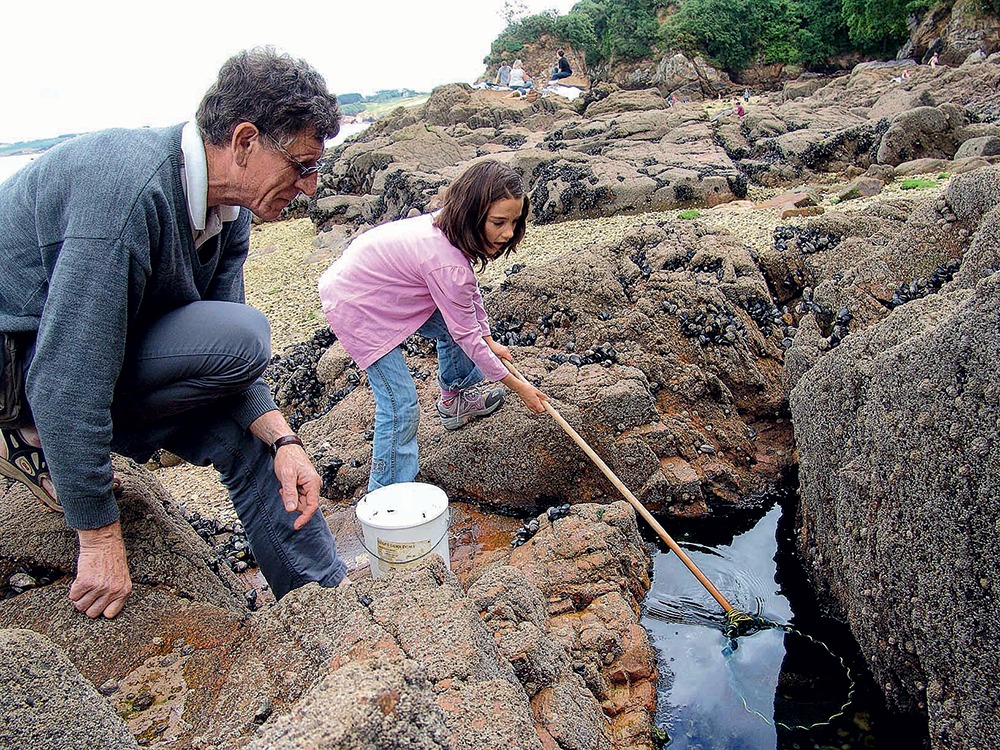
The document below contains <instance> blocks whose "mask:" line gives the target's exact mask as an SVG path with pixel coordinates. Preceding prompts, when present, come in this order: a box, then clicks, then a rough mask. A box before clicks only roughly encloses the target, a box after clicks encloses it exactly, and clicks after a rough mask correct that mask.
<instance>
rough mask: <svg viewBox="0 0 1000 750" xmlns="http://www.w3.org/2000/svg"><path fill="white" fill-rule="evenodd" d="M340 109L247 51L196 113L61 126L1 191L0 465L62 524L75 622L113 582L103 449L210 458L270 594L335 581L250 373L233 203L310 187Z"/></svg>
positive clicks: (277, 200)
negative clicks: (72, 132) (78, 129)
mask: <svg viewBox="0 0 1000 750" xmlns="http://www.w3.org/2000/svg"><path fill="white" fill-rule="evenodd" d="M339 118H340V110H339V107H338V104H337V99H336V97H335V96H334V95H333V94H331V93H329V92H328V90H327V87H326V83H325V82H324V81H323V78H322V77H321V76H320V75H319V73H317V72H316V71H315V70H314V69H313V68H312V67H310V66H309V65H308V64H307V63H305V62H304V61H302V60H296V59H294V58H292V57H289V56H288V55H284V54H279V53H277V52H275V51H274V50H273V49H270V48H259V49H254V50H246V51H243V52H240V53H238V54H236V55H235V56H233V57H232V58H230V59H229V60H227V61H226V62H225V63H224V64H223V66H222V68H221V70H220V71H219V76H218V79H217V80H216V82H215V83H214V84H213V85H212V86H211V88H210V89H209V90H208V92H207V93H206V95H205V97H204V99H203V100H202V102H201V106H200V107H199V108H198V113H197V116H196V120H195V121H192V122H188V123H186V124H179V125H175V126H172V127H167V128H141V129H135V130H107V131H101V132H96V133H90V134H87V135H83V136H79V137H77V138H74V139H72V140H70V141H67V142H65V143H62V144H60V145H59V146H57V147H56V148H53V149H50V150H49V151H46V152H45V153H44V154H42V155H41V156H39V157H38V158H37V159H35V160H34V161H33V162H31V163H30V164H29V165H27V166H26V167H24V168H23V169H21V170H20V171H19V172H17V173H16V174H14V175H13V176H12V177H10V178H9V179H8V180H7V181H5V182H4V183H3V184H2V185H0V257H2V258H3V263H2V264H0V332H3V334H4V335H3V338H4V341H5V344H7V345H9V346H5V348H4V351H5V356H4V357H3V358H2V359H3V361H2V362H0V365H2V370H0V371H2V372H3V373H5V374H6V377H5V382H4V383H3V386H4V387H3V388H0V393H8V394H9V393H11V392H15V393H16V394H17V395H16V397H15V398H14V399H10V398H7V399H5V401H7V402H8V403H9V402H10V401H12V400H13V401H15V402H16V403H17V405H18V406H19V408H17V409H14V410H7V416H6V417H5V419H4V421H3V422H2V423H0V428H2V429H0V436H2V439H0V473H3V474H4V475H5V476H7V477H10V478H12V479H15V480H17V481H19V482H21V483H23V484H25V485H27V487H28V488H29V489H30V490H31V492H32V493H33V494H34V495H35V496H36V497H37V498H38V499H40V500H41V501H42V502H43V503H44V504H45V505H46V506H48V507H49V508H52V509H55V510H61V511H63V512H64V513H65V519H66V522H67V524H68V525H69V526H70V527H71V528H73V529H76V533H77V538H78V541H79V557H78V560H77V569H76V578H75V580H74V581H73V584H72V585H71V586H70V589H69V598H70V600H71V601H72V602H73V604H74V606H75V607H76V609H77V610H79V611H80V612H84V613H86V615H87V616H88V617H92V618H93V617H100V616H101V615H103V616H104V617H109V618H110V617H114V616H115V615H116V614H118V612H119V611H121V609H122V607H123V606H124V604H125V600H126V599H127V597H128V596H129V594H130V592H131V591H132V581H131V577H130V574H129V567H128V562H127V559H126V550H125V544H124V541H123V536H122V528H121V523H120V521H119V509H118V505H117V503H116V500H115V496H114V494H113V474H112V467H111V452H112V451H115V452H117V453H120V454H124V455H127V456H130V457H132V458H134V459H135V460H137V461H139V462H144V461H146V460H148V459H149V457H150V455H151V454H152V453H153V452H154V451H155V450H157V449H159V448H166V449H167V450H168V451H170V452H171V453H174V454H176V455H178V456H180V457H182V458H184V459H186V460H187V461H189V462H191V463H192V464H196V465H200V466H204V465H208V464H210V463H211V464H213V465H214V466H215V468H216V469H218V471H219V473H220V474H221V476H222V481H223V483H224V484H225V485H226V487H227V488H228V490H229V496H230V499H231V500H232V502H233V504H234V506H235V508H236V512H237V514H238V516H239V518H240V521H241V522H242V524H243V526H244V527H245V529H246V532H247V536H248V539H249V542H250V547H251V550H252V551H253V554H254V556H255V557H256V559H257V562H258V564H259V565H260V569H261V572H262V573H263V574H264V577H265V579H266V580H267V582H268V584H269V585H270V587H271V589H272V591H273V592H274V595H275V596H276V597H278V598H280V597H281V596H283V595H284V594H286V593H287V592H288V591H290V590H291V589H294V588H296V587H298V586H302V585H304V584H305V583H308V582H310V581H316V582H319V583H320V584H321V585H323V586H336V585H338V584H340V583H341V582H343V581H346V580H347V579H346V572H347V567H346V565H345V564H344V562H343V561H342V560H341V559H340V558H339V557H338V555H337V551H336V546H335V543H334V538H333V535H332V534H331V532H330V528H329V526H328V525H327V523H326V521H325V520H324V518H323V514H322V513H317V512H316V511H317V509H318V506H319V489H320V484H321V480H320V477H319V475H318V474H317V473H316V471H315V469H314V468H313V466H312V464H311V463H310V460H309V456H308V455H307V454H306V452H305V450H304V449H303V447H302V441H301V440H299V438H298V437H296V436H295V435H294V433H293V431H292V429H291V428H290V427H289V425H288V423H287V422H286V421H285V419H284V417H283V416H282V414H281V412H280V411H278V408H277V407H276V406H275V402H274V400H273V398H272V397H271V394H270V392H269V390H268V387H267V384H266V383H265V382H264V381H263V380H262V379H261V374H262V373H263V372H264V369H265V368H266V366H267V364H268V360H269V358H270V355H271V353H270V327H269V325H268V321H267V319H266V318H265V317H264V316H263V315H262V314H261V313H260V312H258V311H257V310H255V309H254V308H252V307H250V306H249V305H247V304H245V302H244V286H243V264H244V262H245V261H246V258H247V252H248V250H249V240H250V224H251V211H252V212H253V213H255V214H256V215H257V216H259V217H261V218H263V219H276V218H277V217H278V215H279V214H280V213H281V211H282V209H284V208H285V207H286V206H287V205H288V204H289V202H290V201H291V200H292V199H293V198H295V197H296V196H297V195H298V194H299V193H300V192H302V193H306V194H307V195H312V194H313V193H314V192H315V191H316V179H317V178H316V173H317V171H318V166H317V164H318V161H319V159H320V157H321V156H322V155H323V149H324V141H325V139H327V138H330V137H333V136H334V135H336V134H337V132H338V131H339V128H340V125H339ZM42 448H44V454H43V452H42Z"/></svg>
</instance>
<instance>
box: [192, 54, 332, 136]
mask: <svg viewBox="0 0 1000 750" xmlns="http://www.w3.org/2000/svg"><path fill="white" fill-rule="evenodd" d="M196 119H197V122H198V128H199V129H200V130H201V134H202V137H203V138H204V139H205V141H206V142H207V143H210V144H211V145H213V146H224V145H226V144H228V143H229V140H230V138H232V135H233V131H234V130H235V129H236V126H237V125H239V124H240V123H241V122H252V123H253V124H254V125H256V126H257V128H258V129H259V130H261V131H263V132H264V133H266V134H267V135H269V136H271V137H272V138H274V139H275V140H276V141H278V142H279V143H281V144H288V143H290V142H291V141H292V140H294V139H295V137H296V136H297V135H298V134H299V133H301V132H302V131H303V130H305V129H307V128H313V129H314V130H315V133H316V138H317V139H318V140H320V141H324V140H326V139H327V138H332V137H334V136H335V135H337V133H339V132H340V106H339V105H338V104H337V97H336V96H335V95H334V94H331V93H330V92H329V91H328V90H327V88H326V81H324V80H323V76H321V75H320V74H319V73H317V72H316V71H315V70H314V69H313V68H312V66H311V65H309V63H307V62H306V61H305V60H297V59H295V58H294V57H292V56H291V55H288V54H285V53H279V52H277V51H276V50H275V49H274V48H273V47H255V48H253V49H249V50H243V51H242V52H239V53H237V54H235V55H233V56H232V57H230V58H229V59H228V60H226V62H225V63H223V65H222V68H221V69H220V70H219V77H218V80H216V82H215V83H213V84H212V86H211V88H209V90H208V91H207V92H206V94H205V98H204V99H202V101H201V105H200V106H199V107H198V114H197V117H196Z"/></svg>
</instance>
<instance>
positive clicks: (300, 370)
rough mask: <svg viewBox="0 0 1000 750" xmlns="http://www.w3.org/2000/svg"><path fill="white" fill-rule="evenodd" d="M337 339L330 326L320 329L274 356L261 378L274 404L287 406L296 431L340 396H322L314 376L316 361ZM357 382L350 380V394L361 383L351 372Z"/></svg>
mask: <svg viewBox="0 0 1000 750" xmlns="http://www.w3.org/2000/svg"><path fill="white" fill-rule="evenodd" d="M335 340H336V337H335V336H334V335H333V332H332V331H331V330H330V329H329V328H322V329H320V330H318V331H316V333H314V334H313V336H312V338H311V339H310V340H309V341H303V342H301V343H299V344H295V345H294V346H292V347H290V348H289V349H288V350H287V351H286V352H285V353H284V354H280V355H275V356H274V357H272V358H271V361H270V362H269V363H268V366H267V369H266V370H265V371H264V380H265V382H266V383H267V384H268V385H269V386H270V388H271V392H272V393H273V394H274V400H275V403H277V405H278V406H279V407H282V408H283V409H284V408H285V407H291V409H289V410H288V411H289V416H288V423H289V425H290V426H291V428H292V429H293V430H297V429H298V428H299V427H300V426H301V425H302V423H303V422H306V421H308V420H310V419H315V418H316V417H319V416H322V415H323V414H326V413H327V412H328V411H329V410H330V409H332V408H333V406H334V404H336V403H338V402H339V401H340V399H341V398H343V397H344V396H345V395H347V394H346V393H344V394H343V395H341V396H340V397H339V398H336V399H333V398H330V399H324V397H323V393H324V390H325V389H324V387H323V384H322V383H320V382H319V379H318V378H317V377H316V364H317V363H318V362H319V360H320V357H322V356H323V354H324V352H326V350H327V349H329V348H330V346H331V344H333V342H334V341H335ZM352 375H353V376H354V378H355V379H356V381H357V382H353V383H351V387H350V388H349V389H346V390H347V393H349V392H350V391H351V390H354V386H356V385H357V383H358V382H360V376H359V375H357V374H356V373H352Z"/></svg>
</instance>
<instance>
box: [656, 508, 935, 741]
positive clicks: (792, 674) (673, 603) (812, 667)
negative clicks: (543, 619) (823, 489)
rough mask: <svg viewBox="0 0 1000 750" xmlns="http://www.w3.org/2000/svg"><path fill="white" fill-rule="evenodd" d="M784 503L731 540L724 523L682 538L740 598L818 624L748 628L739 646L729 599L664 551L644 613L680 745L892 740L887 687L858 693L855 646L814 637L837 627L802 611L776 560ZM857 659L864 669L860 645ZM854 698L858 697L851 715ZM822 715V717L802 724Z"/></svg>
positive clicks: (661, 707) (742, 603)
mask: <svg viewBox="0 0 1000 750" xmlns="http://www.w3.org/2000/svg"><path fill="white" fill-rule="evenodd" d="M781 513H782V509H781V507H780V506H779V505H777V504H775V506H774V507H773V508H771V509H770V510H769V511H767V512H766V513H765V514H764V516H763V518H761V519H760V520H759V521H758V522H757V523H756V525H754V526H753V527H752V528H750V529H749V530H748V531H743V532H742V533H740V532H737V533H736V534H735V535H734V536H732V537H730V538H728V539H727V538H720V537H719V536H718V530H717V527H718V523H716V524H715V526H716V528H715V529H714V530H713V533H715V536H716V538H715V539H714V540H713V541H712V542H711V543H710V544H701V543H696V542H692V541H690V540H687V541H684V537H679V538H678V541H679V542H680V543H681V544H682V546H683V547H684V548H685V551H686V552H687V553H688V555H689V556H690V557H691V559H692V560H693V561H694V562H695V564H696V565H697V566H698V567H699V568H700V569H701V570H702V572H703V573H705V575H706V576H707V577H708V579H709V580H710V581H712V583H713V584H714V585H715V586H716V587H717V588H718V589H719V591H721V592H722V593H723V595H724V596H725V597H726V598H727V599H728V600H729V601H730V602H731V603H732V604H733V606H734V607H735V608H736V609H738V610H741V611H743V612H747V613H748V614H752V615H757V616H760V617H763V618H764V619H766V620H769V621H773V622H776V623H782V624H785V623H791V624H792V625H794V626H796V627H801V628H802V629H803V630H805V631H807V634H806V635H803V634H802V633H800V632H798V631H797V630H792V631H790V632H789V631H786V630H783V629H780V628H768V629H764V630H761V631H759V632H756V633H753V634H752V635H747V636H743V637H741V638H739V640H738V642H737V648H736V649H735V650H731V649H729V648H727V640H726V638H725V636H724V635H723V631H724V630H725V626H726V622H725V617H724V614H723V611H722V608H721V607H720V605H719V604H718V603H717V602H716V601H715V600H714V599H713V598H712V597H711V595H710V594H709V593H708V592H707V591H706V590H705V589H704V588H703V587H702V586H701V584H700V583H699V582H698V580H697V579H696V578H695V577H694V576H693V575H692V574H691V573H690V572H689V571H688V570H687V568H685V567H684V565H683V564H682V563H681V561H680V560H679V559H678V558H677V557H676V555H673V554H669V553H666V552H661V553H659V554H657V555H655V556H654V561H653V565H654V571H653V585H652V588H651V589H650V592H649V595H648V596H647V598H646V601H645V603H644V613H643V624H644V625H645V627H646V628H647V630H649V632H650V635H651V638H652V641H653V644H654V646H655V647H656V648H657V649H658V651H659V654H660V670H661V676H660V685H659V695H658V711H657V723H658V725H659V726H661V727H662V728H664V729H665V730H666V731H667V733H668V735H669V737H670V740H669V742H668V743H667V745H666V746H665V747H667V748H668V749H669V750H702V749H704V750H773V748H782V749H784V748H790V749H793V750H794V749H796V748H823V747H831V746H832V747H837V748H839V749H843V750H850V749H851V748H877V747H880V746H881V747H889V746H890V745H888V744H882V745H880V744H879V741H878V738H877V736H876V735H875V734H874V731H873V728H872V721H873V719H872V713H873V711H874V712H875V713H878V712H880V711H882V710H883V707H882V705H881V697H880V696H878V695H877V694H875V693H866V692H865V691H862V694H861V695H860V698H859V696H858V695H854V696H851V694H850V690H851V687H852V682H851V679H850V678H848V676H847V675H848V672H846V671H845V670H846V669H847V667H848V664H845V663H844V662H842V661H841V658H842V657H843V656H844V655H843V654H835V653H833V652H832V651H830V650H828V649H827V648H826V647H825V646H823V645H822V644H821V643H820V642H819V641H816V640H813V639H812V637H811V636H812V635H815V637H816V638H819V639H823V638H826V637H827V635H828V633H826V632H823V631H822V630H820V629H817V626H816V623H815V621H814V622H812V623H803V622H799V621H797V620H796V616H795V613H794V612H793V606H792V604H791V603H790V601H789V598H788V596H787V595H786V593H787V592H786V591H784V590H783V586H782V585H779V584H778V583H777V581H778V580H785V579H787V577H788V576H787V571H786V575H784V576H779V571H778V564H777V563H776V560H777V559H779V557H780V553H779V552H778V551H777V547H778V544H777V529H778V524H779V519H780V517H781ZM784 564H785V563H784V562H783V565H784ZM810 630H812V631H813V632H809V631H810ZM838 638H840V639H842V638H843V636H842V635H840V636H838ZM841 645H842V644H841ZM841 645H838V646H837V647H836V648H841ZM854 648H855V649H856V647H854ZM848 658H849V661H850V662H851V664H850V668H851V672H850V676H851V678H855V679H856V678H857V677H858V668H857V664H856V663H855V661H854V660H855V659H856V658H857V657H856V653H855V652H852V654H851V655H850V656H849V657H848ZM866 685H867V683H866ZM866 689H867V688H866ZM848 698H853V701H852V702H851V704H850V705H849V706H848V707H847V710H846V712H844V713H843V714H841V711H842V709H844V703H845V701H846V700H847V699H848ZM831 717H833V721H832V722H830V723H827V722H828V720H829V719H831ZM775 724H777V725H778V726H777V727H776V726H775ZM815 724H819V725H821V726H818V727H813V728H812V729H810V730H808V731H806V730H803V729H801V728H799V727H800V726H806V727H810V726H812V725H815ZM917 746H919V745H914V747H917Z"/></svg>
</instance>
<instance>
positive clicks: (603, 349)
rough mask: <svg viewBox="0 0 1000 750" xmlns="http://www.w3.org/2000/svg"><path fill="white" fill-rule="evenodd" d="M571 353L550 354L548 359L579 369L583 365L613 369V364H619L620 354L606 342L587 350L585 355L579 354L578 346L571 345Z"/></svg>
mask: <svg viewBox="0 0 1000 750" xmlns="http://www.w3.org/2000/svg"><path fill="white" fill-rule="evenodd" d="M568 346H570V347H571V351H570V353H568V354H563V353H562V352H560V353H558V354H550V355H549V356H548V357H547V359H549V360H550V361H551V362H556V363H558V364H560V365H564V364H566V363H567V362H568V363H569V364H571V365H576V366H577V367H583V365H603V366H605V367H611V365H613V364H617V362H618V352H617V351H615V348H614V347H613V346H612V345H611V343H610V342H608V341H605V342H604V343H603V344H601V345H600V346H594V347H591V348H589V349H585V350H584V352H583V354H578V353H577V350H578V349H579V347H578V346H576V344H569V345H568Z"/></svg>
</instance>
